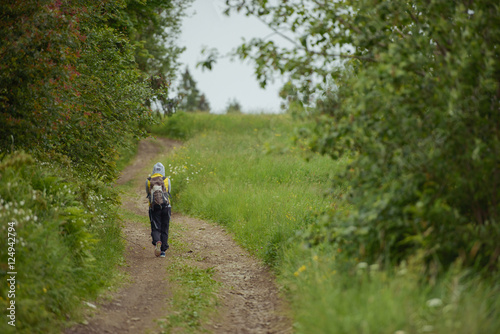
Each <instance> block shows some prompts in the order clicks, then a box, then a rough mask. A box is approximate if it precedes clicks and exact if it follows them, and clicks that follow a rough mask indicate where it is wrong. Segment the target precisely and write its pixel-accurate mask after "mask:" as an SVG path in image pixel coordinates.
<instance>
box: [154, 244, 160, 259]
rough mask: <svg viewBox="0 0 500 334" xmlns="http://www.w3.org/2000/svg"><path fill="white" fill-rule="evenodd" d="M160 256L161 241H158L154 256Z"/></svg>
mask: <svg viewBox="0 0 500 334" xmlns="http://www.w3.org/2000/svg"><path fill="white" fill-rule="evenodd" d="M160 254H161V241H158V242H157V243H156V246H155V255H156V256H157V257H158V256H160Z"/></svg>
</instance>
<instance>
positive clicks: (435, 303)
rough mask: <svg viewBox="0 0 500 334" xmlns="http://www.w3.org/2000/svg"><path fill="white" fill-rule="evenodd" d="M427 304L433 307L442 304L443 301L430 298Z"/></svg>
mask: <svg viewBox="0 0 500 334" xmlns="http://www.w3.org/2000/svg"><path fill="white" fill-rule="evenodd" d="M426 304H427V306H428V307H431V308H434V307H440V306H442V305H443V301H442V300H441V299H439V298H432V299H429V300H428V301H427V303H426Z"/></svg>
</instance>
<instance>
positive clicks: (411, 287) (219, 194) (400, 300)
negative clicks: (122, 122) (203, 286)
mask: <svg viewBox="0 0 500 334" xmlns="http://www.w3.org/2000/svg"><path fill="white" fill-rule="evenodd" d="M307 126H308V125H307V124H301V123H298V122H295V121H293V120H292V119H291V118H290V117H289V116H287V115H279V116H269V115H209V114H183V113H181V114H178V115H174V116H173V117H171V118H169V119H167V121H166V122H165V123H164V124H162V125H160V126H158V127H156V128H153V129H151V130H152V131H153V132H154V133H156V134H158V135H167V136H171V137H174V138H181V139H184V140H186V142H185V145H184V147H183V148H181V149H179V150H177V151H176V152H175V153H174V154H173V155H171V156H168V157H166V159H165V160H166V161H168V167H167V174H169V175H170V177H171V179H172V185H173V193H174V198H175V203H176V208H177V209H178V210H181V211H182V212H184V213H186V214H190V215H194V216H197V217H200V218H204V219H208V220H212V221H215V222H218V223H219V224H221V225H224V226H226V227H227V228H228V229H229V230H230V231H231V232H232V233H233V234H234V235H235V238H236V239H237V241H238V242H239V243H240V244H242V245H243V246H244V247H246V248H247V249H249V250H250V251H251V252H252V253H253V254H255V255H257V256H259V257H260V258H261V259H263V261H265V262H267V263H268V264H270V265H272V266H273V267H274V268H275V269H276V272H277V273H278V274H279V279H280V282H281V283H282V284H283V285H284V287H285V289H286V291H288V296H289V298H290V301H291V302H292V306H293V309H294V312H295V317H296V319H295V320H296V331H297V333H398V334H409V333H443V334H445V333H464V334H465V333H497V332H498V331H499V330H500V320H499V319H500V314H499V313H500V312H499V306H500V305H499V300H500V298H498V296H499V295H500V287H499V285H498V283H497V281H495V280H487V279H484V278H481V277H477V276H475V275H472V274H470V273H468V272H466V271H464V270H462V269H460V266H459V264H457V265H456V266H455V267H454V268H453V269H451V270H450V271H449V272H448V273H447V275H445V276H444V277H441V278H440V279H438V280H437V281H434V282H429V281H428V280H426V274H425V272H424V271H423V266H422V265H421V263H422V262H421V261H420V259H418V258H416V259H414V260H413V261H412V263H407V264H402V265H401V266H399V267H397V268H390V269H386V270H379V269H378V267H377V265H374V264H368V263H363V262H359V260H357V259H348V258H346V257H344V256H343V254H342V249H340V248H338V247H336V246H335V245H333V244H329V243H328V240H326V242H318V243H317V246H312V245H311V243H310V240H307V238H305V236H307V234H308V232H309V231H310V229H311V228H312V226H318V227H320V226H324V224H313V223H314V222H316V221H318V220H321V219H323V218H322V217H323V216H322V215H321V213H322V212H325V211H327V210H334V211H337V212H339V213H340V214H342V213H343V212H347V210H348V209H349V206H348V204H347V203H346V202H345V201H343V200H342V199H341V195H342V194H343V193H344V191H345V189H346V188H347V187H349V184H348V183H347V181H345V182H338V183H333V182H332V181H331V179H332V176H333V175H338V174H339V173H340V172H341V171H342V170H343V169H344V168H345V166H346V165H348V163H349V161H348V159H347V158H344V159H341V160H338V161H332V160H330V159H328V158H325V157H322V156H318V155H315V154H312V153H311V152H310V151H309V149H308V147H307V146H306V145H305V143H303V142H301V141H300V140H298V141H296V143H295V144H294V145H291V144H290V139H291V138H293V137H294V133H295V129H296V128H301V127H306V128H307ZM306 159H307V160H308V161H306ZM165 160H164V161H165ZM325 194H336V195H340V196H337V197H335V198H336V199H335V200H334V199H333V198H332V197H328V196H325ZM314 234H315V235H317V234H318V233H314ZM306 240H307V241H306Z"/></svg>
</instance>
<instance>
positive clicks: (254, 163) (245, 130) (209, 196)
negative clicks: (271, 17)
mask: <svg viewBox="0 0 500 334" xmlns="http://www.w3.org/2000/svg"><path fill="white" fill-rule="evenodd" d="M177 117H178V118H180V119H181V120H184V119H186V120H187V122H186V124H182V125H183V126H189V127H190V129H189V132H190V133H191V136H192V138H191V139H190V140H189V141H187V142H186V143H185V145H184V147H182V148H181V149H179V150H177V151H176V152H174V154H173V155H169V159H170V161H169V163H168V167H167V171H166V172H167V175H168V176H170V179H171V181H172V187H173V188H172V189H173V190H172V193H173V196H174V200H173V202H174V208H175V209H176V210H180V211H183V212H185V213H187V214H190V215H193V216H197V217H200V218H204V219H208V220H212V221H216V222H218V223H220V224H222V225H224V226H227V227H228V228H229V229H230V230H231V231H232V232H233V233H234V235H235V238H236V239H237V240H238V241H239V242H240V243H241V244H242V245H244V246H245V247H246V248H247V249H249V250H250V251H252V252H253V253H254V254H256V255H257V256H259V257H261V258H263V259H264V260H265V261H266V262H267V263H269V264H272V265H275V264H276V262H279V261H280V260H281V259H282V257H281V255H280V252H281V251H282V249H283V246H284V245H286V244H288V241H289V240H290V239H291V238H292V237H294V235H295V234H296V232H297V231H300V230H303V229H304V228H305V227H306V226H307V225H309V224H310V222H311V221H312V219H313V218H314V213H315V212H321V211H323V210H325V209H326V208H327V207H328V206H329V205H330V203H329V201H328V200H327V199H326V197H325V196H324V195H325V192H326V190H327V186H326V185H327V182H328V179H329V176H330V174H331V173H334V172H335V171H336V170H337V169H338V168H339V164H338V163H333V162H332V161H331V160H330V159H328V158H325V157H321V156H319V155H314V154H311V152H310V151H309V150H308V148H307V147H304V146H303V145H302V146H301V145H296V146H291V145H290V138H291V137H292V136H293V135H294V126H295V123H294V122H293V121H292V120H291V119H290V118H289V117H288V116H261V115H230V116H229V115H228V116H226V115H205V114H197V115H193V116H191V115H185V114H181V115H180V116H174V117H173V118H171V119H169V120H168V121H167V124H168V125H167V126H166V127H164V128H160V129H155V130H154V131H155V132H156V133H158V134H160V133H162V134H164V133H167V134H168V133H170V124H169V123H168V122H170V120H174V121H173V122H174V125H175V127H176V128H179V127H180V126H179V123H177ZM181 132H183V133H185V132H187V130H186V131H185V130H182V131H181ZM306 156H308V157H309V159H310V161H309V162H307V161H306V160H305V159H304V158H299V157H306ZM340 165H342V163H341V164H340Z"/></svg>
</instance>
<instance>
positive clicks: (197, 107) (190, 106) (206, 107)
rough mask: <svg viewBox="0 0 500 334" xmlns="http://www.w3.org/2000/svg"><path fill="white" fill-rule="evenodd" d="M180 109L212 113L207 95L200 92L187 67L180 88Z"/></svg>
mask: <svg viewBox="0 0 500 334" xmlns="http://www.w3.org/2000/svg"><path fill="white" fill-rule="evenodd" d="M178 95H179V109H181V110H184V111H210V104H209V102H208V99H207V98H206V96H205V94H203V93H201V94H200V91H199V90H198V87H197V85H196V81H195V80H194V78H193V76H192V75H191V73H190V72H189V69H188V68H187V67H186V70H185V71H184V73H183V74H182V77H181V81H180V84H179V87H178Z"/></svg>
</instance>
